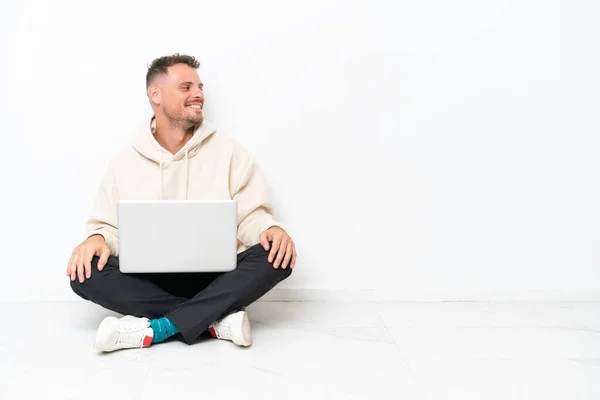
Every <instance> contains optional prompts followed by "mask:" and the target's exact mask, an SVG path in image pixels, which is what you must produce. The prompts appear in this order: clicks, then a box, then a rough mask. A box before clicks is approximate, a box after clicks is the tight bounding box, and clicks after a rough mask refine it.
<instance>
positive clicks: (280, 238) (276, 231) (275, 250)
mask: <svg viewBox="0 0 600 400" xmlns="http://www.w3.org/2000/svg"><path fill="white" fill-rule="evenodd" d="M269 242H273V246H271V252H270V253H269V262H270V263H272V262H273V259H274V260H275V263H274V264H273V268H279V265H281V268H283V269H285V268H286V267H287V265H288V264H290V268H294V265H295V264H296V245H295V244H294V241H293V240H292V238H291V237H290V235H288V234H287V232H286V231H284V230H283V229H281V228H280V227H278V226H272V227H270V228H269V229H267V230H266V231H264V232H263V233H261V234H260V244H261V245H262V247H264V249H265V250H267V251H269ZM282 261H283V264H281V262H282ZM290 261H291V263H290Z"/></svg>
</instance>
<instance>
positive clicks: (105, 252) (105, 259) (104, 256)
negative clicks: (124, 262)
mask: <svg viewBox="0 0 600 400" xmlns="http://www.w3.org/2000/svg"><path fill="white" fill-rule="evenodd" d="M109 255H110V250H109V249H108V248H106V247H103V248H102V253H100V260H98V271H102V269H103V268H104V266H105V265H106V263H107V262H108V256H109Z"/></svg>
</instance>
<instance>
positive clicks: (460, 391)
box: [0, 302, 600, 400]
mask: <svg viewBox="0 0 600 400" xmlns="http://www.w3.org/2000/svg"><path fill="white" fill-rule="evenodd" d="M248 312H249V313H250V318H251V320H252V329H253V339H254V344H253V345H252V346H251V347H250V348H238V347H236V346H235V345H234V344H232V343H231V342H226V341H220V340H216V339H207V340H204V341H202V342H200V343H198V344H195V345H193V346H187V345H184V344H182V343H180V342H169V343H163V344H159V345H156V346H152V347H150V348H148V349H136V350H125V351H120V352H115V353H110V354H97V353H95V352H94V350H93V347H92V343H93V339H94V335H95V329H96V327H97V326H98V324H99V322H100V321H101V319H102V318H103V317H105V316H107V315H112V313H110V312H108V311H105V310H102V309H101V308H99V307H97V306H95V305H93V304H90V303H82V302H73V303H58V302H57V303H0V315H1V316H2V327H1V329H0V399H3V400H8V399H38V398H39V399H103V400H106V399H110V400H113V399H166V398H168V399H190V398H193V399H215V398H218V399H230V398H231V399H461V400H467V399H477V400H484V399H485V400H488V399H511V400H515V399H528V400H529V399H544V400H548V399H569V400H575V399H600V303H368V304H357V303H342V302H339V303H335V302H305V303H274V302H259V303H255V304H254V305H252V306H251V307H249V308H248Z"/></svg>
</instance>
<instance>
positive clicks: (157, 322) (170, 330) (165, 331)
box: [150, 317, 179, 343]
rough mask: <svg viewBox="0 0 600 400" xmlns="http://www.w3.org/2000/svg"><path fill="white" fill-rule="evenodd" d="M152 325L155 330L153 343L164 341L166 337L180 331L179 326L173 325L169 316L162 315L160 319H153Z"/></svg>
mask: <svg viewBox="0 0 600 400" xmlns="http://www.w3.org/2000/svg"><path fill="white" fill-rule="evenodd" d="M150 327H151V328H152V330H153V331H154V337H153V338H152V343H159V342H162V341H163V340H165V339H166V338H168V337H171V336H173V335H175V334H176V333H179V329H177V327H176V326H175V325H173V323H172V322H171V320H170V319H168V318H167V317H162V318H159V319H151V320H150Z"/></svg>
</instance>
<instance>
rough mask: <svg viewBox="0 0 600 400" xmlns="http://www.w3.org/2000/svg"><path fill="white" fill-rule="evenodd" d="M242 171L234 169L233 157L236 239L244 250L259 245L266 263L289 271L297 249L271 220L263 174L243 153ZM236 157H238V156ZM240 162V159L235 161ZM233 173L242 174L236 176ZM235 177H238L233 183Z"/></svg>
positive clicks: (271, 214) (271, 208)
mask: <svg viewBox="0 0 600 400" xmlns="http://www.w3.org/2000/svg"><path fill="white" fill-rule="evenodd" d="M242 154H244V156H245V162H244V163H243V164H242V165H243V167H242V168H235V167H234V166H235V161H236V156H235V155H234V160H233V161H232V169H231V171H232V175H233V176H232V177H231V178H232V179H230V182H239V183H238V184H236V189H235V190H233V191H232V193H233V195H232V198H233V199H235V200H237V202H238V238H239V240H240V241H241V242H242V243H244V244H245V245H246V246H247V247H251V246H254V245H255V244H258V243H260V244H261V245H262V246H263V248H264V249H265V250H267V251H268V250H271V251H270V253H269V262H270V263H273V267H274V268H279V266H281V267H282V268H284V269H285V268H286V267H287V265H288V264H289V265H290V267H291V268H293V267H294V265H295V264H296V246H295V244H294V241H293V240H292V238H291V237H290V236H289V235H288V234H287V232H286V231H285V230H284V228H283V226H282V224H281V223H279V222H278V221H276V220H275V218H274V217H273V206H272V204H271V201H270V199H269V194H268V189H267V184H266V180H265V177H264V174H263V172H262V169H261V168H260V166H259V165H258V163H257V162H256V161H255V160H254V159H253V157H251V156H250V155H248V154H247V153H245V152H243V153H242ZM238 156H239V153H238ZM238 160H239V158H238ZM236 171H241V172H237V174H236ZM236 177H241V178H239V179H237V180H236ZM269 242H272V246H270V245H269Z"/></svg>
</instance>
